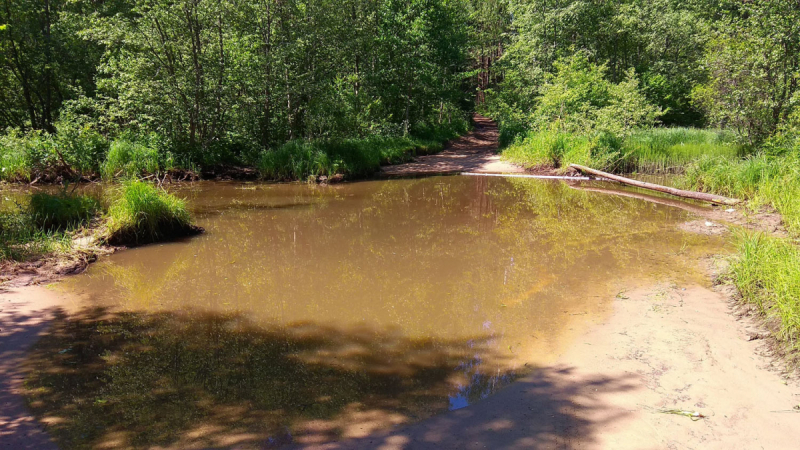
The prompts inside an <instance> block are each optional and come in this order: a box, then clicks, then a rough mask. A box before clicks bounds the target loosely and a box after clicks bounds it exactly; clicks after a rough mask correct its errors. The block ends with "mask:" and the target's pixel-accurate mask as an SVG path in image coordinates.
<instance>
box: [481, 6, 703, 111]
mask: <svg viewBox="0 0 800 450" xmlns="http://www.w3.org/2000/svg"><path fill="white" fill-rule="evenodd" d="M507 8H508V11H509V13H510V14H511V15H512V17H513V22H512V23H511V24H510V25H509V26H508V29H509V31H510V33H508V35H509V36H511V42H510V43H509V44H508V45H507V48H505V52H504V55H503V57H502V59H501V60H500V61H499V66H500V68H499V69H494V70H495V72H497V71H499V72H500V73H501V76H499V77H496V79H497V80H498V81H497V82H495V83H493V84H492V86H491V89H489V91H488V92H487V94H486V97H487V101H488V104H487V105H486V108H487V110H488V111H490V112H492V116H493V117H496V118H504V119H505V118H509V117H514V116H515V115H516V114H519V113H521V114H523V115H524V114H527V113H528V112H530V111H532V110H534V109H535V108H536V104H537V101H538V100H537V99H538V97H539V95H541V93H542V92H541V88H542V86H544V84H545V82H546V79H547V77H548V75H549V74H553V73H555V72H556V71H557V64H556V63H557V62H558V61H560V60H564V59H569V58H572V57H573V56H574V55H575V54H576V53H579V54H585V55H587V58H588V60H589V61H590V62H591V63H593V64H595V65H597V66H602V67H606V73H605V78H607V79H608V80H609V81H610V82H612V83H615V84H616V83H622V82H625V81H626V80H628V79H629V77H630V74H631V70H633V71H634V72H635V74H636V77H637V79H638V81H639V83H640V88H639V89H640V91H641V92H642V94H643V95H644V96H645V97H646V99H647V103H649V104H654V105H656V106H657V107H658V108H660V109H661V110H662V111H663V112H664V115H663V117H662V120H663V121H664V123H665V124H668V125H697V124H700V123H701V122H702V116H701V115H700V114H698V111H697V109H696V108H695V107H694V105H693V104H692V103H691V97H690V94H691V90H692V88H693V86H694V85H695V84H697V83H698V82H700V81H702V80H703V79H704V76H705V74H704V71H703V67H702V65H701V64H699V61H700V60H701V58H702V57H703V52H704V48H705V47H704V44H705V42H706V40H707V28H708V23H709V22H710V21H713V16H714V12H715V11H716V10H717V9H718V7H717V5H716V4H715V3H712V2H705V1H692V2H677V1H675V0H655V1H650V2H639V1H633V0H624V1H617V2H608V1H602V0H588V1H587V0H568V1H559V2H552V1H545V0H509V1H508V6H507ZM497 44H498V45H503V47H506V45H504V42H502V41H498V42H497Z"/></svg>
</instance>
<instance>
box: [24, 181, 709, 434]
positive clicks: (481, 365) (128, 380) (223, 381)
mask: <svg viewBox="0 0 800 450" xmlns="http://www.w3.org/2000/svg"><path fill="white" fill-rule="evenodd" d="M592 187H596V188H607V187H608V186H604V185H602V184H594V185H592ZM176 192H177V193H178V194H179V195H181V196H183V197H184V198H186V199H187V200H188V201H189V203H190V205H191V207H192V209H193V210H194V212H195V214H196V217H197V222H198V224H199V225H201V226H203V227H204V228H205V229H206V230H207V232H206V234H204V235H202V236H199V237H196V238H192V239H188V240H185V241H181V242H175V243H170V244H164V245H155V246H149V247H144V248H139V249H135V250H128V251H125V252H121V253H118V254H116V255H113V256H111V257H108V258H105V259H103V260H102V261H100V262H99V263H97V264H95V265H93V266H92V267H91V268H90V269H89V270H88V272H87V273H85V274H83V275H80V276H75V277H71V278H69V279H67V280H65V281H63V282H61V283H60V284H58V285H56V286H55V287H54V288H53V289H55V290H56V291H57V292H58V293H59V295H62V296H64V297H65V298H67V299H69V300H68V301H66V302H65V304H70V305H72V306H71V307H69V308H66V309H65V312H64V315H63V316H62V317H61V318H60V319H59V320H57V321H56V323H55V325H54V332H53V333H52V335H51V336H49V337H46V338H45V339H43V340H42V342H41V343H40V344H39V345H38V346H37V348H36V350H35V352H34V353H33V354H32V356H31V360H30V362H29V368H30V370H31V375H30V376H29V378H28V380H27V384H26V386H27V388H28V395H29V399H30V401H31V405H32V407H33V408H34V409H35V411H36V412H37V414H39V415H40V417H43V420H44V421H45V422H47V423H48V424H49V425H50V429H51V433H52V434H53V435H54V436H56V438H57V439H58V440H59V441H60V442H61V443H62V444H63V445H65V446H67V447H81V446H89V447H105V448H109V447H115V448H118V447H153V446H159V447H171V448H206V447H218V446H235V447H242V448H247V447H257V448H263V447H267V448H271V447H280V446H282V445H284V444H288V443H295V444H298V443H299V444H303V443H324V442H326V441H330V440H335V439H341V438H347V437H356V436H363V435H366V434H368V433H370V432H372V431H375V430H377V429H381V428H386V427H389V426H393V425H398V424H402V423H409V422H413V421H417V420H421V419H424V418H427V417H430V416H431V415H433V414H437V413H440V412H443V411H447V410H452V409H458V408H462V407H465V406H467V405H469V404H471V403H474V402H476V401H479V400H481V399H483V398H485V397H487V396H489V395H491V394H492V393H493V392H495V391H496V390H498V389H501V388H502V387H504V386H506V385H508V384H509V383H511V382H513V380H514V379H515V378H517V377H519V376H521V375H524V374H525V373H527V372H529V371H531V370H534V369H535V367H536V366H539V365H543V364H547V363H548V362H549V361H552V360H553V359H555V357H556V356H557V355H558V354H559V353H560V352H561V351H563V349H565V348H566V347H567V346H569V345H571V344H572V338H573V336H575V335H576V334H577V333H578V332H579V331H580V330H582V329H584V328H585V327H587V326H589V325H590V324H592V323H595V322H597V321H599V320H603V318H604V317H605V315H606V314H608V313H609V307H610V304H611V302H612V301H613V299H614V298H615V296H618V297H621V298H624V292H623V289H624V288H625V286H631V285H633V284H636V283H644V282H649V281H653V280H661V281H663V280H674V281H676V282H682V281H695V282H702V283H705V281H704V279H705V275H704V274H703V273H701V271H700V270H699V269H698V265H697V260H698V258H699V257H702V256H704V255H707V254H712V253H719V252H720V251H723V246H724V242H723V240H722V238H719V237H714V236H702V235H697V234H691V233H687V232H684V231H681V230H680V229H679V228H678V225H679V224H681V223H684V222H686V221H687V220H690V219H691V218H692V212H691V211H690V210H687V209H682V208H677V207H675V206H670V205H668V204H657V203H652V202H647V201H642V200H641V199H639V198H634V197H623V196H618V195H609V194H608V193H604V192H595V191H586V190H576V189H573V188H571V187H569V186H567V185H566V184H564V183H562V182H542V181H538V180H526V179H502V178H481V177H437V178H426V179H417V180H410V179H406V180H391V181H372V182H361V183H352V184H343V185H335V186H327V187H320V186H310V185H304V184H282V185H268V184H240V183H196V184H192V185H183V186H181V187H180V188H178V190H177V191H176ZM693 207H697V206H693Z"/></svg>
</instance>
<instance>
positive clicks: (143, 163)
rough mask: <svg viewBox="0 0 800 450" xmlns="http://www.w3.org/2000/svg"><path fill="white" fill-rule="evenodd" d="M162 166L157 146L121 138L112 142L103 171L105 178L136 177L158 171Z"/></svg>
mask: <svg viewBox="0 0 800 450" xmlns="http://www.w3.org/2000/svg"><path fill="white" fill-rule="evenodd" d="M160 168H161V164H160V163H159V152H158V149H157V148H154V147H151V146H149V145H146V144H144V143H141V142H134V141H131V140H129V139H127V138H119V139H116V140H115V141H114V142H112V143H111V147H110V148H109V150H108V155H107V156H106V160H105V162H104V163H103V166H102V173H103V176H104V177H105V178H114V177H118V176H123V177H135V176H141V175H145V174H153V173H157V172H158V171H159V169H160Z"/></svg>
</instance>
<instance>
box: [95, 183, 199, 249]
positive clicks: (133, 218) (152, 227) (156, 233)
mask: <svg viewBox="0 0 800 450" xmlns="http://www.w3.org/2000/svg"><path fill="white" fill-rule="evenodd" d="M197 230H198V229H197V228H195V227H193V226H192V224H191V216H190V214H189V211H188V210H187V209H186V204H185V202H184V201H183V200H180V199H178V198H177V197H175V196H174V195H171V194H168V193H167V192H165V191H163V190H160V189H159V188H157V187H155V186H153V185H152V184H150V183H147V182H144V181H127V182H125V183H124V184H123V185H122V186H121V187H120V189H119V191H118V192H117V193H115V195H114V199H113V201H112V203H111V206H110V207H109V209H108V219H107V230H106V239H107V241H108V242H109V243H110V244H112V245H142V244H148V243H151V242H156V241H160V240H164V239H169V238H173V237H179V236H186V235H188V234H192V233H194V232H196V231H197Z"/></svg>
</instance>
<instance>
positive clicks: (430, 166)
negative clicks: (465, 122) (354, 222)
mask: <svg viewBox="0 0 800 450" xmlns="http://www.w3.org/2000/svg"><path fill="white" fill-rule="evenodd" d="M474 122H475V129H474V130H473V131H471V132H470V133H468V134H467V135H465V136H462V137H460V138H458V139H456V140H454V141H452V142H450V143H449V144H448V145H447V148H445V150H444V151H442V152H441V153H437V154H435V155H429V156H420V157H419V158H416V159H415V160H414V161H413V162H410V163H406V164H397V165H394V166H384V167H383V168H382V169H381V173H382V175H384V176H413V175H437V174H453V173H461V172H474V173H525V169H523V168H522V167H519V166H515V165H513V164H509V163H507V162H504V161H502V160H501V159H500V156H499V155H497V137H498V130H497V124H495V123H494V122H492V121H491V120H489V119H487V118H486V117H483V116H478V115H476V116H475V117H474Z"/></svg>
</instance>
